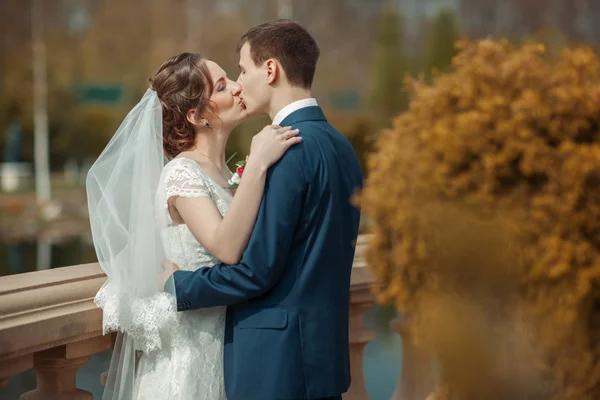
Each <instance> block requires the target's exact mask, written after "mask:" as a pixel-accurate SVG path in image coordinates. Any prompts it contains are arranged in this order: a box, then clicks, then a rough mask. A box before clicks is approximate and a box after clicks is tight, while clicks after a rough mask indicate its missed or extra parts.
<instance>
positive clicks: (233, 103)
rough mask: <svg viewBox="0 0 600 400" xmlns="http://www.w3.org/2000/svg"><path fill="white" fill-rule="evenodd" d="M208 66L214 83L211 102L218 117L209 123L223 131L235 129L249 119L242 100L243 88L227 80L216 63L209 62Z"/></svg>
mask: <svg viewBox="0 0 600 400" xmlns="http://www.w3.org/2000/svg"><path fill="white" fill-rule="evenodd" d="M206 66H207V68H208V71H209V72H210V76H211V78H212V81H213V93H212V95H211V96H210V101H211V102H212V106H213V107H214V112H215V116H216V117H217V118H213V119H214V120H211V119H209V123H210V124H211V126H217V127H219V128H222V129H233V128H234V127H235V126H236V125H238V124H239V123H240V122H242V121H243V120H244V119H246V118H247V117H248V113H247V112H246V107H245V106H244V103H243V102H242V100H241V99H240V93H241V92H242V88H241V86H240V85H239V84H238V83H236V82H233V81H232V80H231V79H229V78H227V74H226V73H225V71H223V69H222V68H221V67H219V64H217V63H216V62H214V61H210V60H207V61H206ZM221 124H222V125H221Z"/></svg>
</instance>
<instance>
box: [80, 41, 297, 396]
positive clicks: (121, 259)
mask: <svg viewBox="0 0 600 400" xmlns="http://www.w3.org/2000/svg"><path fill="white" fill-rule="evenodd" d="M240 92H241V87H240V85H239V84H237V83H235V82H233V81H231V80H230V79H229V78H227V75H226V74H225V72H224V71H223V70H222V69H221V68H220V67H219V66H218V65H217V64H216V63H214V62H212V61H210V60H206V59H203V58H202V57H200V56H199V55H198V54H190V53H183V54H179V55H177V56H175V57H172V58H170V59H169V60H167V61H166V62H165V63H164V64H163V65H162V66H161V67H160V68H159V70H158V72H157V73H156V74H155V76H154V77H153V78H151V79H150V88H149V89H148V91H147V92H146V93H145V95H144V96H143V98H142V99H141V101H140V102H139V103H138V104H137V105H136V106H135V107H134V108H133V110H132V111H131V112H130V113H129V114H128V115H127V117H126V118H125V120H124V122H123V123H122V124H121V126H120V127H119V129H118V130H117V132H116V134H115V135H114V137H113V138H112V139H111V141H110V142H109V144H108V145H107V147H106V149H105V150H104V151H103V152H102V154H101V155H100V157H99V158H98V160H97V161H96V162H95V163H94V165H93V166H92V168H91V170H90V172H89V174H88V178H87V182H86V187H87V192H88V202H89V211H90V222H91V228H92V236H93V241H94V246H95V249H96V253H97V256H98V260H99V262H100V265H101V267H102V269H103V270H104V272H105V273H106V275H107V276H108V279H107V281H106V283H105V284H104V285H103V286H102V288H101V289H100V291H99V292H98V294H97V295H96V298H95V302H96V304H97V305H98V306H99V307H100V308H102V310H103V331H104V332H105V333H107V332H111V331H118V332H119V333H118V336H117V342H116V343H115V347H114V350H113V356H112V359H111V365H110V369H109V373H108V380H107V383H106V388H105V391H104V395H103V400H108V399H111V400H116V399H121V400H131V399H139V400H142V399H143V400H152V399H156V400H159V399H160V400H168V399H173V400H175V399H176V400H201V399H204V400H221V399H225V390H224V381H223V360H222V358H223V342H224V327H225V307H215V308H212V309H211V308H209V309H201V310H197V311H188V312H183V313H177V307H176V304H175V302H176V300H175V298H174V297H173V296H172V295H170V294H167V293H164V292H162V291H161V289H160V288H159V287H158V285H157V276H158V275H159V274H160V273H161V272H162V267H161V264H162V262H163V261H164V260H167V259H168V260H171V261H173V262H174V263H175V264H177V265H178V266H179V267H180V268H181V269H187V270H195V269H197V268H199V267H201V266H212V265H215V264H217V263H219V262H223V263H226V264H235V263H237V262H238V261H239V259H240V258H241V254H242V252H243V250H244V249H245V247H246V244H247V242H248V239H249V237H250V233H251V231H252V229H253V226H254V222H255V219H256V215H257V213H258V209H259V206H260V202H261V197H262V194H263V190H264V185H265V177H266V172H267V169H268V168H269V167H270V166H271V165H272V164H273V163H275V162H276V161H277V160H279V158H280V157H281V156H282V155H283V154H284V152H285V151H286V150H287V149H288V148H289V147H290V146H292V145H294V144H296V143H299V142H300V139H301V138H300V137H299V136H297V135H298V131H294V130H291V128H281V127H277V126H266V127H265V128H264V129H263V130H262V131H261V132H260V133H258V134H257V135H256V136H254V138H253V140H252V145H251V148H250V154H249V157H248V159H247V164H246V166H245V169H244V170H243V179H241V180H240V181H239V187H237V189H236V193H235V196H234V193H233V191H232V188H233V187H234V186H237V185H233V184H232V183H237V182H238V181H237V179H233V180H232V179H231V178H232V173H231V172H230V171H229V169H228V168H227V165H226V162H225V145H226V144H227V140H228V138H229V136H230V133H231V131H232V130H233V128H234V127H235V126H237V125H238V124H239V123H240V122H242V121H243V120H244V119H245V118H246V117H247V113H246V109H245V106H244V104H243V102H242V101H241V99H240V97H239V94H240ZM236 178H237V177H236Z"/></svg>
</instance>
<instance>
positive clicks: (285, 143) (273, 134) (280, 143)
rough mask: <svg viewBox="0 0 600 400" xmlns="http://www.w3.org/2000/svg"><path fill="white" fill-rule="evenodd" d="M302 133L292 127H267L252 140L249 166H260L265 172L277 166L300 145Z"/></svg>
mask: <svg viewBox="0 0 600 400" xmlns="http://www.w3.org/2000/svg"><path fill="white" fill-rule="evenodd" d="M299 133H300V131H299V130H298V129H292V127H291V126H284V127H281V126H279V125H267V126H265V127H264V128H263V129H262V130H261V131H260V132H258V133H257V134H256V135H254V137H253V138H252V144H251V145H250V155H249V156H248V165H253V164H255V163H256V164H260V166H261V167H262V168H264V169H265V170H266V169H268V168H269V167H270V166H271V165H273V164H275V163H276V162H277V161H279V159H280V158H281V156H283V154H284V153H285V151H286V150H287V149H289V148H290V147H291V146H293V145H294V144H297V143H300V141H302V138H301V137H299V136H298V134H299Z"/></svg>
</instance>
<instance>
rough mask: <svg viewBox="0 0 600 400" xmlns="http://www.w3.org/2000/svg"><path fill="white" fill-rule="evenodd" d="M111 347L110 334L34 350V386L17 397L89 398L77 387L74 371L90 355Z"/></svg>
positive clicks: (37, 399) (36, 399)
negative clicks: (35, 380) (37, 350)
mask: <svg viewBox="0 0 600 400" xmlns="http://www.w3.org/2000/svg"><path fill="white" fill-rule="evenodd" d="M111 346H112V341H111V336H97V337H93V338H90V339H86V340H82V341H79V342H74V343H69V344H66V345H64V346H59V347H55V348H52V349H48V350H44V351H41V352H38V353H36V354H35V356H34V361H33V367H34V369H35V371H36V373H37V389H35V390H32V391H30V392H27V393H24V394H22V395H21V400H93V397H92V394H91V393H89V392H87V391H85V390H81V389H77V386H76V382H75V374H76V372H77V370H78V369H79V368H80V367H81V366H83V365H85V363H87V362H88V360H89V358H90V357H89V356H90V354H94V353H99V352H101V351H104V350H108V349H110V348H111Z"/></svg>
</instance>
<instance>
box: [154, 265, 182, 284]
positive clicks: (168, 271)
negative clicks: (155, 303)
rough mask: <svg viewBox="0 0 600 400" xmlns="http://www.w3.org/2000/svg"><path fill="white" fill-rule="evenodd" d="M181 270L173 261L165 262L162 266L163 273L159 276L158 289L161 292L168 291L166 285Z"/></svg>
mask: <svg viewBox="0 0 600 400" xmlns="http://www.w3.org/2000/svg"><path fill="white" fill-rule="evenodd" d="M179 270H180V268H179V266H178V265H177V264H175V263H173V262H171V261H165V262H164V263H163V264H162V271H161V272H160V273H159V274H158V287H159V289H160V290H164V291H167V290H166V288H165V284H166V283H167V281H168V280H169V278H170V277H171V276H172V275H173V273H174V272H175V271H179Z"/></svg>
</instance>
